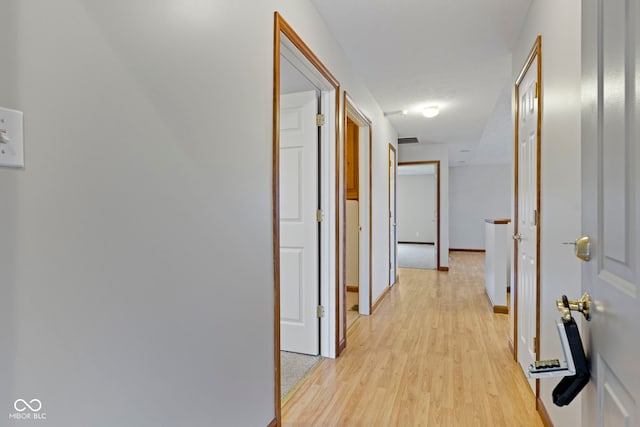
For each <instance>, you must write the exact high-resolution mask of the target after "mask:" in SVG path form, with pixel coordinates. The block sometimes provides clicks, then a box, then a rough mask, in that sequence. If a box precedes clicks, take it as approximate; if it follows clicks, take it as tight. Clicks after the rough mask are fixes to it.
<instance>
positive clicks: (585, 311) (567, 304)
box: [556, 292, 591, 320]
mask: <svg viewBox="0 0 640 427" xmlns="http://www.w3.org/2000/svg"><path fill="white" fill-rule="evenodd" d="M556 305H557V306H558V311H560V313H562V317H564V318H565V319H567V320H569V319H571V312H572V311H579V312H580V313H582V315H583V316H584V318H585V319H587V320H591V295H589V293H588V292H587V293H585V294H584V295H582V298H580V299H579V300H575V301H574V300H570V299H568V298H567V296H566V295H562V298H560V299H558V300H557V301H556Z"/></svg>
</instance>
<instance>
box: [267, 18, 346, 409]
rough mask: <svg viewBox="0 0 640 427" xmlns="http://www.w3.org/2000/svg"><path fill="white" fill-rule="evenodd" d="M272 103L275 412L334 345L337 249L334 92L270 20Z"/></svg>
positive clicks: (310, 57)
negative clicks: (271, 28)
mask: <svg viewBox="0 0 640 427" xmlns="http://www.w3.org/2000/svg"><path fill="white" fill-rule="evenodd" d="M274 28H275V38H274V40H275V44H274V102H273V107H274V111H273V208H274V211H273V212H274V214H273V227H274V248H273V249H274V320H275V323H274V362H275V374H276V375H275V382H276V390H275V410H276V417H277V419H278V420H279V419H280V412H281V409H280V408H281V405H282V402H283V400H284V399H283V398H284V397H285V395H286V394H287V393H288V392H291V391H293V390H295V389H296V384H297V383H298V382H299V381H300V380H301V379H302V378H303V377H304V376H305V374H306V372H307V371H308V370H309V369H310V368H312V367H313V366H314V365H315V364H316V362H317V361H318V360H319V356H326V357H335V355H336V348H335V346H334V343H335V340H334V339H333V336H334V332H337V326H336V325H335V324H334V319H335V318H336V317H335V316H332V315H331V314H332V313H335V312H337V306H338V303H337V301H336V299H337V298H338V295H337V294H336V292H335V284H336V283H337V281H338V278H339V277H340V276H339V275H340V273H339V268H336V266H337V262H336V260H338V259H339V254H340V245H339V244H338V236H337V233H336V226H337V221H336V220H335V219H329V218H335V212H336V211H337V207H338V204H337V197H338V196H337V194H338V187H337V185H338V184H337V180H336V170H337V160H338V156H337V148H336V147H337V146H338V145H337V135H338V133H337V132H338V120H337V117H338V111H339V110H338V108H339V97H338V94H339V92H340V87H339V84H338V82H337V80H336V79H335V78H334V77H333V75H332V74H331V73H330V72H329V71H328V70H327V69H326V67H324V65H323V64H322V63H321V62H320V61H319V60H318V58H317V57H316V56H315V55H314V54H313V52H311V50H310V49H309V48H308V46H307V45H306V44H305V43H304V42H303V41H302V40H301V39H300V37H299V36H298V35H297V34H296V33H295V31H293V29H292V28H291V27H290V26H289V25H288V24H287V23H286V21H284V19H282V17H281V16H280V15H279V14H278V13H276V14H275V25H274Z"/></svg>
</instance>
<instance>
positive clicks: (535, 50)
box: [511, 36, 542, 409]
mask: <svg viewBox="0 0 640 427" xmlns="http://www.w3.org/2000/svg"><path fill="white" fill-rule="evenodd" d="M536 59H537V60H538V63H537V69H536V73H537V76H536V81H537V83H538V89H537V95H538V126H537V130H536V133H537V142H536V146H537V152H536V163H537V164H536V210H537V226H536V234H537V235H536V307H535V310H536V343H537V344H536V359H538V360H539V359H540V235H541V234H540V226H541V217H542V215H541V212H540V205H541V204H540V194H541V192H540V188H541V175H542V174H541V170H542V169H541V154H542V147H541V142H542V36H538V37H536V41H535V42H534V44H533V47H532V48H531V51H530V52H529V56H528V57H527V60H526V61H525V63H524V65H523V66H522V69H521V70H520V74H518V78H517V79H516V83H515V89H514V94H515V105H516V108H515V138H514V146H513V154H514V161H513V167H514V195H513V200H514V212H513V215H514V221H513V234H514V235H517V234H518V232H519V230H518V226H519V218H518V195H519V191H518V178H519V175H518V155H519V137H520V132H519V131H520V129H519V120H520V84H521V83H522V80H523V79H524V76H525V75H526V74H527V72H528V71H529V69H530V68H531V65H532V64H533V62H534V61H535V60H536ZM511 291H512V292H513V313H514V314H513V357H514V360H515V361H516V362H517V363H518V364H519V361H518V241H517V240H515V239H514V240H513V286H512V289H511ZM539 396H540V380H539V379H537V380H536V409H540V405H539V399H538V398H539Z"/></svg>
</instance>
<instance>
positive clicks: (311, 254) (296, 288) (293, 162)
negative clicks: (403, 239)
mask: <svg viewBox="0 0 640 427" xmlns="http://www.w3.org/2000/svg"><path fill="white" fill-rule="evenodd" d="M317 111H318V98H317V95H316V92H315V91H309V92H301V93H296V94H289V95H281V97H280V348H281V350H285V351H292V352H296V353H306V354H313V355H317V354H319V350H320V349H319V320H318V316H317V307H318V293H319V292H318V286H319V285H318V284H319V278H318V264H319V263H318V222H317V219H316V212H317V207H318V128H317V126H316V114H317Z"/></svg>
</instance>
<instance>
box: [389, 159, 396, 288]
mask: <svg viewBox="0 0 640 427" xmlns="http://www.w3.org/2000/svg"><path fill="white" fill-rule="evenodd" d="M396 170H397V169H396V152H395V150H394V149H393V148H392V147H391V146H389V286H391V285H393V284H394V283H396V264H397V256H396V254H397V252H396V240H397V239H396V229H397V224H396Z"/></svg>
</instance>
